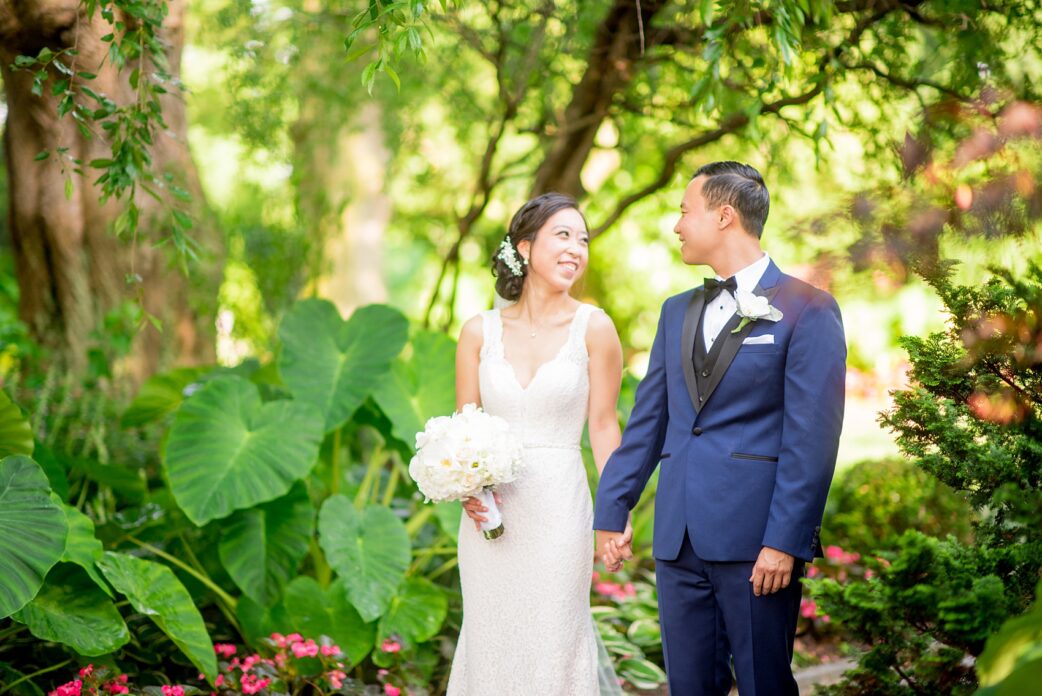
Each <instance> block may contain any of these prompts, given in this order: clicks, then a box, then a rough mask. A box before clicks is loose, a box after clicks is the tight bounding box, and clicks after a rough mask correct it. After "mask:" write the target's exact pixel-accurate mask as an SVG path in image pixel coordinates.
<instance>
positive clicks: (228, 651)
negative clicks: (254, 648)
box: [213, 643, 235, 657]
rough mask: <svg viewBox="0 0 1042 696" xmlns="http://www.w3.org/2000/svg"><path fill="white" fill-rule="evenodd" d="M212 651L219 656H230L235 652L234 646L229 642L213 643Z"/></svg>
mask: <svg viewBox="0 0 1042 696" xmlns="http://www.w3.org/2000/svg"><path fill="white" fill-rule="evenodd" d="M213 651H214V652H215V653H217V654H218V655H220V656H221V657H231V656H232V655H234V654H235V646H234V645H232V644H231V643H214V644H213Z"/></svg>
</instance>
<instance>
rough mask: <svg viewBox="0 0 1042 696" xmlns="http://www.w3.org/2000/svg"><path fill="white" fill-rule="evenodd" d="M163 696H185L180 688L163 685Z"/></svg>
mask: <svg viewBox="0 0 1042 696" xmlns="http://www.w3.org/2000/svg"><path fill="white" fill-rule="evenodd" d="M163 696H185V690H184V688H183V687H180V686H170V685H169V684H163Z"/></svg>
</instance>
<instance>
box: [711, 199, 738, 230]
mask: <svg viewBox="0 0 1042 696" xmlns="http://www.w3.org/2000/svg"><path fill="white" fill-rule="evenodd" d="M735 222H737V223H738V225H739V226H741V224H742V221H741V218H739V217H738V211H737V210H735V209H734V206H732V205H730V204H728V203H724V204H722V205H721V206H720V207H719V208H717V209H716V224H717V227H719V228H720V229H726V228H727V227H730V226H731V225H732V224H733V223H735Z"/></svg>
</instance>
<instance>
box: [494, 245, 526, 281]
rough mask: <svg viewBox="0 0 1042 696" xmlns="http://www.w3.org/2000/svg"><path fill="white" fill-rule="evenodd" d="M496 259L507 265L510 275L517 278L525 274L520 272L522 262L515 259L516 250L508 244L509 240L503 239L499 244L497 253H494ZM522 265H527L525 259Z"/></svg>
mask: <svg viewBox="0 0 1042 696" xmlns="http://www.w3.org/2000/svg"><path fill="white" fill-rule="evenodd" d="M496 258H497V259H499V260H500V261H502V262H503V263H505V264H506V265H507V268H509V269H510V273H511V274H512V275H514V276H516V277H518V278H520V277H521V276H523V275H524V274H525V273H524V271H523V270H521V264H522V261H521V259H519V258H518V257H517V249H515V248H514V245H513V244H511V243H510V238H509V237H505V238H504V239H503V241H502V242H500V243H499V252H497V253H496ZM524 263H528V260H527V259H525V261H524Z"/></svg>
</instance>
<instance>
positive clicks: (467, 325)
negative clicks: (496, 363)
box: [458, 314, 484, 350]
mask: <svg viewBox="0 0 1042 696" xmlns="http://www.w3.org/2000/svg"><path fill="white" fill-rule="evenodd" d="M483 321H484V320H483V319H482V317H481V315H480V314H475V315H474V316H472V317H471V318H470V319H467V321H465V322H463V328H461V329H460V332H459V344H458V345H459V348H460V349H472V350H479V349H480V348H481V344H482V343H484V332H483V330H482V322H483Z"/></svg>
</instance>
